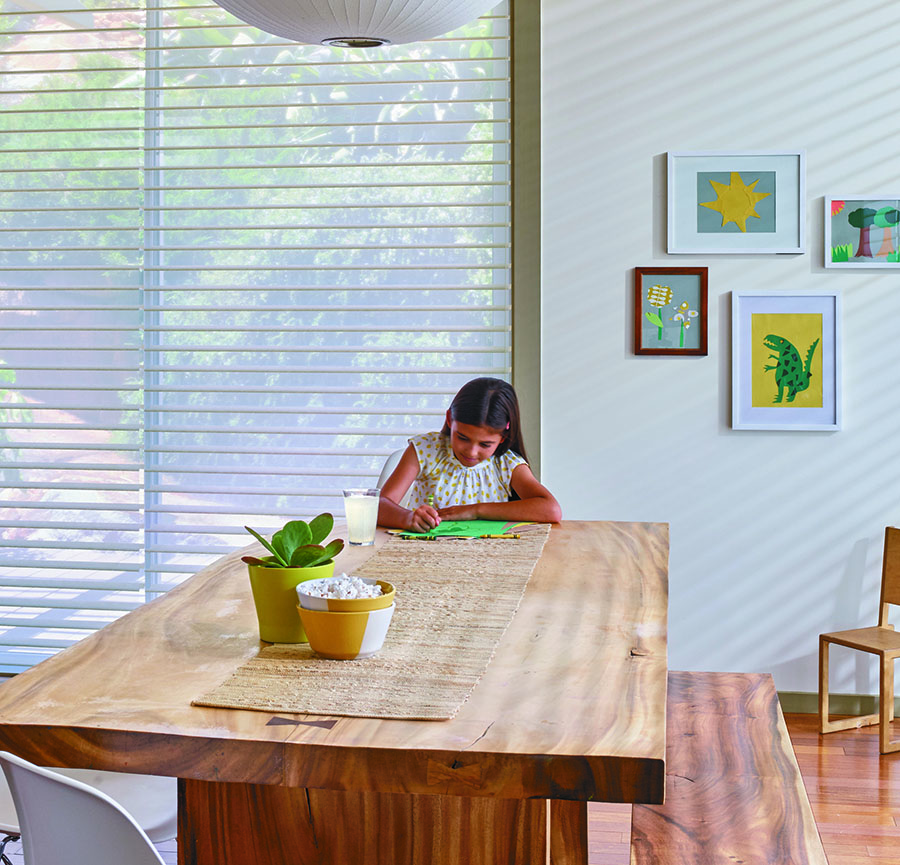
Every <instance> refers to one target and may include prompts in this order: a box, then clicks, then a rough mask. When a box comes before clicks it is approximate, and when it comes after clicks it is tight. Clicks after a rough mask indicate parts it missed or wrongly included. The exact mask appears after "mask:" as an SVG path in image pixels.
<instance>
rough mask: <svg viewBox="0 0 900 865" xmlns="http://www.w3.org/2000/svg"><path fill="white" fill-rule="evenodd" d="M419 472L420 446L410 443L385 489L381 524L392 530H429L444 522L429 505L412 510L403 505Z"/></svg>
mask: <svg viewBox="0 0 900 865" xmlns="http://www.w3.org/2000/svg"><path fill="white" fill-rule="evenodd" d="M418 474H419V458H418V457H417V456H416V449H415V448H414V447H413V446H412V445H410V446H409V447H408V448H407V449H406V450H405V451H404V452H403V456H402V457H400V462H399V463H397V468H395V469H394V471H393V472H392V473H391V476H390V477H389V478H388V479H387V481H386V482H385V484H384V486H383V487H382V488H381V499H380V501H379V502H378V525H380V526H387V527H388V528H389V529H409V530H411V531H414V532H427V531H428V530H429V529H432V528H434V527H435V526H436V525H438V523H440V521H441V518H440V515H439V514H438V512H437V511H436V510H435V509H434V508H432V507H430V506H429V505H422V506H421V507H418V508H416V509H415V510H414V511H411V510H409V509H408V508H405V507H403V505H401V504H400V500H401V499H402V498H403V496H405V495H406V491H407V490H408V489H409V488H410V486H412V482H413V481H414V480H415V479H416V475H418Z"/></svg>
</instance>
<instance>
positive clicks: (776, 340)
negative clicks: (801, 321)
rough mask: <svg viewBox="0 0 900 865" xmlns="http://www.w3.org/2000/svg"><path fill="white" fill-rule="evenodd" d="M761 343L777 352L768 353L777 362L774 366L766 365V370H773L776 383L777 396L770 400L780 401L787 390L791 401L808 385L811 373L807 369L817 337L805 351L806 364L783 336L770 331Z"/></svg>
mask: <svg viewBox="0 0 900 865" xmlns="http://www.w3.org/2000/svg"><path fill="white" fill-rule="evenodd" d="M763 344H764V345H765V346H766V348H769V349H771V350H772V351H777V352H778V354H770V355H769V357H771V358H774V359H775V360H776V361H778V363H776V364H775V366H768V365H766V366H765V367H764V369H765V370H766V371H768V370H770V369H774V370H775V384H777V385H778V396H776V397H775V399H774V400H772V402H776V403H779V402H781V399H782V397H783V396H784V392H785V391H787V401H788V402H793V401H794V397H795V396H797V394H798V393H799V392H800V391H801V390H806V389H807V388H808V387H809V380H810V378H812V373H811V372H810V371H809V368H810V366H811V365H812V359H813V354H814V353H815V351H816V346H817V345H818V344H819V340H818V339H817V340H816V341H815V342H814V343H813V344H812V345H811V346H810V347H809V349H808V350H807V352H806V364H805V365H804V364H802V363H801V362H800V353H799V352H798V351H797V349H796V348H794V346H793V345H792V344H791V343H790V342H788V341H787V340H786V339H785V338H784V337H783V336H775V334H773V333H770V334H769V335H768V336H767V337H766V338H765V339H764V340H763Z"/></svg>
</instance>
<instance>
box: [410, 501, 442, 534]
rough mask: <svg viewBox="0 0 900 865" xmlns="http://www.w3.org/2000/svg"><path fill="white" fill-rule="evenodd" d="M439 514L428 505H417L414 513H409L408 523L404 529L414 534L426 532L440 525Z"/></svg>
mask: <svg viewBox="0 0 900 865" xmlns="http://www.w3.org/2000/svg"><path fill="white" fill-rule="evenodd" d="M440 523H441V516H440V514H439V513H438V512H437V511H436V510H435V509H434V508H433V507H431V506H430V505H419V507H417V508H416V509H415V510H414V511H410V512H409V521H408V523H407V526H406V528H407V529H410V530H411V531H414V532H427V531H429V530H430V529H433V528H434V527H435V526H438V525H440Z"/></svg>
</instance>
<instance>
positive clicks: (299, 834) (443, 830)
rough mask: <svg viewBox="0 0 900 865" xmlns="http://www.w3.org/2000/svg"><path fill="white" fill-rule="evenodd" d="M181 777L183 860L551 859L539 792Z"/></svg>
mask: <svg viewBox="0 0 900 865" xmlns="http://www.w3.org/2000/svg"><path fill="white" fill-rule="evenodd" d="M181 784H182V793H183V795H182V796H181V798H180V801H181V803H182V804H181V807H180V810H179V838H184V839H185V840H184V841H179V845H178V862H179V865H195V863H205V862H215V863H217V865H350V863H352V865H423V863H428V865H460V863H466V865H497V863H501V862H510V863H516V865H544V863H545V862H546V841H545V839H546V819H547V818H546V806H545V803H544V802H542V801H540V800H516V799H486V798H479V799H464V798H460V797H445V796H407V795H397V794H385V793H336V792H334V791H331V790H302V789H298V788H292V787H271V786H260V785H252V784H217V783H212V782H208V781H182V782H181ZM582 861H583V862H586V860H582Z"/></svg>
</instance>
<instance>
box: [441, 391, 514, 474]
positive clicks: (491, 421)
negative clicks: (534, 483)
mask: <svg viewBox="0 0 900 865" xmlns="http://www.w3.org/2000/svg"><path fill="white" fill-rule="evenodd" d="M450 417H451V418H453V420H455V421H459V422H460V423H466V424H470V425H471V426H483V427H489V428H490V429H494V430H497V431H499V432H500V433H501V434H502V435H504V436H505V438H504V439H503V441H502V442H500V444H499V446H498V447H497V450H496V451H494V456H498V457H499V456H501V455H502V454H505V453H506V452H507V451H508V450H511V451H515V453H517V454H519V456H521V457H522V458H523V459H525V460H526V461H527V460H528V455H527V454H526V453H525V443H524V442H523V441H522V423H521V420H520V418H519V400H518V398H517V397H516V392H515V391H514V390H513V386H512V385H511V384H509V383H508V382H505V381H503V380H502V379H499V378H473V379H472V381H470V382H466V384H464V385H463V386H462V387H461V388H460V390H459V393H458V394H457V395H456V396H455V397H453V402H451V403H450ZM507 424H509V429H507ZM441 432H442V433H443V434H444V435H449V434H450V427H449V426H448V425H447V424H444V428H443V429H442V430H441Z"/></svg>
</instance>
